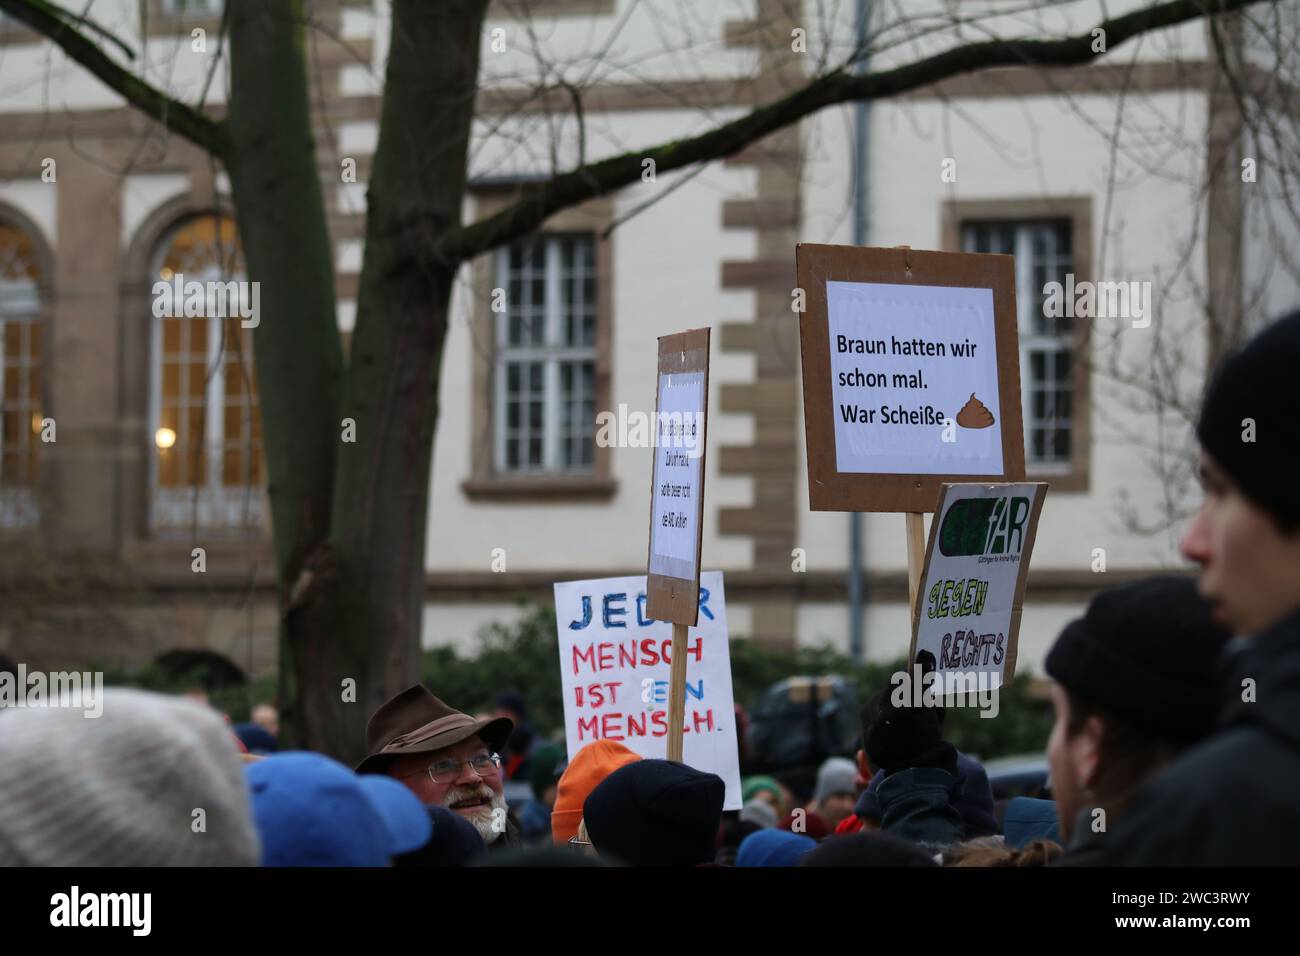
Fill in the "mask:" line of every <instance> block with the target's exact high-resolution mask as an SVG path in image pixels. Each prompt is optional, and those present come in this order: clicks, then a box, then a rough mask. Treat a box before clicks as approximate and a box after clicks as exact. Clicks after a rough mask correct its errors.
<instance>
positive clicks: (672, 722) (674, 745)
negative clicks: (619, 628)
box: [668, 624, 686, 763]
mask: <svg viewBox="0 0 1300 956" xmlns="http://www.w3.org/2000/svg"><path fill="white" fill-rule="evenodd" d="M685 723H686V625H685V624H674V625H673V661H672V671H671V672H670V673H669V675H668V759H669V760H676V761H677V762H678V763H680V762H681V759H682V734H683V732H684V725H685Z"/></svg>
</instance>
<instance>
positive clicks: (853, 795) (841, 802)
mask: <svg viewBox="0 0 1300 956" xmlns="http://www.w3.org/2000/svg"><path fill="white" fill-rule="evenodd" d="M857 780H858V768H857V765H856V764H855V763H854V762H853V761H852V760H848V759H846V758H844V757H829V758H827V759H826V760H825V761H824V762H823V763H822V765H821V766H820V767H819V768H818V769H817V786H816V788H815V789H814V790H813V806H814V808H815V809H816V811H817V813H818V815H819V816H821V818H822V819H824V820H825V821H826V823H827V825H828V826H830V828H831V829H832V830H834V829H835V827H836V826H838V825H839V822H840V821H841V820H843V819H844V818H845V817H847V816H849V815H850V814H852V813H853V805H854V804H855V803H856V802H857Z"/></svg>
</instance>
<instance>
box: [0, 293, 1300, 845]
mask: <svg viewBox="0 0 1300 956" xmlns="http://www.w3.org/2000/svg"><path fill="white" fill-rule="evenodd" d="M1297 368H1300V313H1297V314H1294V315H1292V316H1290V317H1287V318H1285V319H1282V320H1281V321H1279V322H1277V323H1275V324H1273V325H1272V326H1270V327H1269V328H1268V329H1267V330H1265V331H1264V332H1262V333H1261V334H1260V335H1259V336H1257V337H1256V338H1255V339H1254V340H1253V341H1251V342H1250V343H1248V344H1247V346H1246V347H1245V348H1243V349H1242V350H1241V351H1240V352H1239V353H1237V354H1236V355H1235V356H1233V357H1232V358H1231V359H1230V360H1229V361H1228V362H1227V363H1226V364H1225V365H1224V367H1223V368H1222V369H1221V370H1220V372H1219V373H1218V375H1217V376H1216V378H1215V379H1214V381H1213V383H1212V385H1211V387H1210V389H1209V390H1208V392H1207V395H1206V398H1205V402H1204V407H1203V409H1202V413H1201V416H1200V421H1199V424H1198V427H1197V436H1198V438H1199V441H1200V445H1201V466H1200V467H1201V477H1202V481H1203V485H1204V500H1203V503H1202V505H1201V508H1200V511H1199V512H1198V514H1197V515H1196V517H1195V518H1194V519H1193V521H1192V523H1191V525H1190V527H1189V529H1188V530H1187V532H1186V534H1185V535H1184V537H1183V539H1182V542H1181V548H1182V551H1183V553H1184V555H1185V556H1186V557H1187V558H1188V559H1190V560H1191V561H1193V562H1195V563H1196V564H1197V565H1198V566H1199V577H1198V578H1196V579H1193V578H1191V577H1179V576H1171V577H1156V578H1149V579H1144V580H1139V581H1133V582H1129V583H1126V584H1124V585H1121V586H1118V587H1112V588H1108V589H1105V590H1103V591H1101V592H1100V593H1099V594H1098V595H1097V596H1096V597H1095V598H1094V599H1093V600H1092V602H1091V603H1090V605H1089V606H1088V608H1087V610H1086V613H1085V614H1084V615H1083V616H1082V617H1081V618H1079V619H1078V620H1075V621H1073V622H1071V623H1070V624H1069V625H1068V626H1067V627H1066V628H1065V629H1064V630H1063V631H1062V632H1061V634H1060V635H1059V636H1058V637H1057V639H1056V641H1055V643H1054V645H1053V646H1052V648H1051V650H1050V652H1049V653H1048V655H1047V658H1046V662H1045V669H1046V671H1047V675H1048V676H1049V677H1050V678H1051V679H1052V687H1051V698H1052V704H1053V708H1054V711H1055V725H1054V727H1053V730H1052V732H1051V736H1050V739H1049V740H1048V741H1046V742H1045V745H1046V751H1047V761H1048V765H1049V768H1050V783H1051V799H1044V798H1039V799H1036V798H1023V797H1022V798H1017V799H1014V800H1011V801H1010V802H1009V803H1006V804H1005V805H998V804H995V801H994V798H993V792H992V789H991V787H990V784H989V779H988V775H987V774H986V772H985V770H984V768H983V767H982V766H981V765H980V763H979V761H978V760H977V759H975V758H974V757H972V756H971V755H968V754H965V753H962V752H960V751H958V750H957V749H956V748H955V747H954V746H953V745H952V743H951V742H950V741H949V740H948V739H946V737H945V720H944V715H945V709H944V708H943V707H925V706H921V707H917V706H912V702H911V701H909V700H907V699H906V696H905V695H904V696H903V697H902V699H899V698H896V697H895V695H894V694H893V693H891V689H890V688H888V687H886V688H881V689H880V691H879V692H878V693H877V694H875V695H874V696H873V697H871V698H870V699H869V700H868V702H867V703H866V705H865V706H864V707H863V708H862V710H861V713H860V747H859V748H858V750H857V752H856V753H855V754H854V755H853V757H852V758H851V759H850V758H849V757H848V756H836V757H831V758H830V759H827V760H826V761H825V762H824V763H823V764H822V765H821V766H820V767H819V768H818V771H817V774H816V781H815V784H814V785H813V787H812V789H811V792H810V793H806V794H805V793H798V792H796V791H795V790H794V789H793V788H792V787H791V786H790V785H789V783H788V781H783V780H782V779H781V778H780V776H779V775H775V776H772V775H768V776H761V775H760V776H751V777H748V778H746V779H745V780H744V781H743V786H742V797H743V807H742V808H741V809H740V810H738V811H730V812H724V811H723V804H724V796H725V790H726V787H725V785H724V783H723V781H722V779H721V778H720V777H719V776H717V775H716V774H713V773H708V772H705V771H702V770H699V769H696V768H693V767H690V766H687V765H686V764H684V763H679V762H673V761H669V760H662V759H652V758H645V757H642V756H640V755H638V754H636V753H634V752H633V751H632V750H630V749H629V748H627V747H626V746H624V745H623V744H621V743H619V742H616V741H612V740H597V741H595V742H592V743H589V744H588V745H586V746H585V747H583V748H582V749H580V750H578V751H577V752H576V753H573V754H572V755H569V756H567V757H566V753H565V750H564V748H563V747H561V746H558V745H555V744H552V743H549V742H547V741H544V740H542V739H541V737H540V735H539V734H538V733H537V731H536V729H535V728H534V727H533V726H532V724H531V723H530V722H529V721H528V719H527V717H526V707H525V702H524V700H523V698H522V697H521V696H520V695H519V694H518V693H513V692H512V693H505V694H503V695H502V696H501V697H500V699H499V700H498V701H497V707H496V710H495V711H494V712H492V713H485V714H479V715H470V714H467V713H463V712H461V711H458V710H456V709H455V708H454V707H452V706H450V705H449V704H447V703H446V702H444V701H443V700H441V699H439V697H437V696H436V695H435V694H434V693H433V692H432V691H431V690H429V689H428V688H426V687H424V686H421V685H415V686H412V687H409V688H407V689H406V690H404V691H402V692H401V693H399V694H398V695H396V696H395V697H393V698H392V699H390V700H389V701H387V702H386V703H384V704H383V705H382V706H381V707H379V708H378V710H377V711H376V712H375V713H374V714H373V715H372V716H371V717H370V720H369V723H368V726H367V739H366V754H367V755H366V757H365V758H364V760H362V761H361V762H360V764H359V765H358V766H357V767H356V768H355V769H353V768H349V767H346V766H344V765H342V764H340V763H338V762H337V761H334V760H332V759H330V758H328V757H326V756H323V755H320V754H316V753H309V752H302V751H289V752H278V750H277V734H278V728H277V726H276V713H275V711H274V709H273V708H258V709H255V711H254V712H253V714H252V720H251V721H250V722H249V723H247V724H239V725H235V726H233V727H232V726H230V724H229V722H228V721H227V720H225V719H224V718H223V716H222V715H220V714H219V713H218V712H217V711H215V710H214V709H212V708H211V707H209V706H207V705H206V704H205V703H204V702H203V701H200V700H187V699H184V698H176V697H168V696H163V695H158V694H151V693H145V692H142V691H135V690H126V689H110V690H108V691H106V692H105V694H104V703H103V713H102V716H101V717H99V718H98V719H95V720H86V719H84V718H83V715H82V714H81V713H80V712H79V711H77V710H75V709H71V708H57V707H50V708H33V709H22V710H15V711H14V712H12V713H4V714H0V865H95V864H117V865H141V866H151V865H263V866H388V865H394V866H399V867H401V866H462V865H541V866H548V865H577V866H581V865H592V866H602V865H628V866H739V867H788V866H860V865H875V866H957V867H971V866H1020V867H1023V866H1045V865H1052V866H1070V865H1075V866H1096V865H1113V864H1121V865H1225V864H1244V865H1260V864H1265V865H1267V864H1283V865H1285V864H1292V865H1293V864H1295V863H1297V862H1300V801H1297V800H1296V799H1295V794H1296V792H1297V791H1298V790H1300V487H1297V475H1300V467H1297V466H1300V389H1297V387H1296V385H1295V370H1296V369H1297ZM917 663H918V665H920V666H922V667H924V666H927V664H928V665H930V666H932V664H933V662H932V661H930V662H926V661H918V662H917Z"/></svg>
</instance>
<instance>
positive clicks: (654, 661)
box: [555, 571, 741, 810]
mask: <svg viewBox="0 0 1300 956" xmlns="http://www.w3.org/2000/svg"><path fill="white" fill-rule="evenodd" d="M699 595H700V596H699V626H698V627H693V628H690V629H689V631H688V633H687V637H686V641H685V644H684V648H685V649H684V652H683V653H682V655H681V658H680V659H681V660H682V662H683V663H684V664H685V665H686V667H687V668H689V670H688V672H687V679H686V681H685V682H684V689H685V701H686V704H687V706H686V709H685V710H686V713H685V721H684V724H683V730H684V733H679V734H678V738H677V739H678V740H680V741H681V742H682V754H681V757H680V758H679V759H681V760H683V761H684V762H685V763H687V764H690V765H691V766H692V767H695V768H696V769H697V770H705V771H708V772H710V773H716V774H717V775H718V776H719V777H721V778H722V779H723V782H724V783H726V786H727V796H726V803H725V804H724V806H725V808H726V809H728V810H739V809H740V805H741V801H740V760H739V755H738V753H737V746H736V720H735V706H734V702H733V696H732V689H731V657H730V654H729V651H728V644H727V602H726V595H725V594H724V592H723V585H722V572H720V571H708V572H705V573H704V574H703V575H702V576H701V577H700V585H699ZM647 605H648V595H647V591H646V579H645V578H644V577H626V578H603V579H600V580H593V581H568V582H561V583H557V584H556V585H555V621H556V630H557V632H558V636H559V644H560V680H561V684H562V686H563V693H564V737H565V742H566V744H567V745H568V753H569V758H570V759H572V758H573V757H574V755H575V754H577V752H578V751H579V750H581V749H582V748H583V747H584V746H586V745H587V744H589V743H591V742H592V741H593V740H602V739H607V740H617V741H619V742H620V743H622V744H623V745H624V746H626V747H628V748H629V749H631V750H633V751H635V752H636V753H639V754H640V755H641V756H643V757H659V758H663V757H666V756H667V755H668V752H669V750H668V744H669V740H670V736H671V735H670V726H669V725H670V721H669V678H670V670H671V664H672V662H673V660H674V644H673V642H672V640H671V639H670V638H671V633H672V630H673V625H671V624H669V623H668V622H666V621H655V620H653V619H652V618H651V617H650V616H649V613H648V609H647Z"/></svg>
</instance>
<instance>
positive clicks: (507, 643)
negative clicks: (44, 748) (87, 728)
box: [104, 603, 1052, 760]
mask: <svg viewBox="0 0 1300 956" xmlns="http://www.w3.org/2000/svg"><path fill="white" fill-rule="evenodd" d="M520 607H521V609H522V610H523V615H522V616H521V618H520V619H519V620H518V622H517V623H515V624H510V625H505V624H493V625H490V626H489V627H487V628H485V629H484V630H483V632H482V634H481V640H480V644H479V652H478V654H477V655H476V656H474V657H462V656H461V655H460V654H459V653H458V652H457V651H456V649H455V648H452V647H437V648H434V649H433V650H429V651H426V652H425V653H424V655H423V661H422V664H421V669H420V677H421V680H422V681H423V682H424V684H425V685H426V686H427V687H429V688H430V689H431V690H432V691H433V692H434V693H435V694H437V695H438V696H439V697H441V698H442V699H443V700H445V701H447V703H449V704H451V705H452V706H453V707H456V708H458V709H460V710H463V711H466V712H469V713H476V712H479V711H490V710H491V709H492V708H493V705H494V703H495V701H496V698H497V696H498V695H499V694H501V693H504V692H505V691H510V690H514V691H518V692H519V693H521V694H522V695H523V696H524V699H525V700H526V701H527V703H528V708H529V716H530V717H531V718H532V720H533V723H534V724H535V725H536V726H537V728H538V729H539V730H540V731H541V732H542V733H543V734H544V735H546V736H549V737H551V738H552V739H556V740H558V739H561V737H562V734H563V726H564V706H563V701H562V700H561V697H560V669H559V663H560V662H559V648H558V645H557V640H556V636H555V635H556V632H555V612H554V611H553V610H552V609H551V608H548V607H538V606H536V605H532V604H528V603H524V604H521V605H520ZM902 667H903V660H902V659H901V658H900V659H899V660H897V661H893V662H891V663H887V664H881V663H868V664H861V665H854V664H853V662H852V661H851V660H849V658H848V657H846V656H845V655H843V654H840V653H838V652H837V651H834V650H832V649H831V648H827V647H821V648H807V647H800V648H795V649H791V650H780V649H773V648H769V647H766V646H764V645H762V644H758V643H756V642H754V641H748V640H732V642H731V680H732V686H733V688H734V691H735V695H736V700H737V701H739V702H740V703H741V704H742V705H743V706H744V707H745V709H746V710H749V711H752V710H753V709H754V708H755V706H756V705H757V704H758V701H759V698H760V697H761V696H762V694H763V691H765V690H766V689H767V688H768V687H770V686H771V685H772V684H775V683H776V682H777V681H780V680H783V679H785V678H787V677H791V676H794V675H826V674H837V675H841V676H844V677H848V678H850V679H852V680H853V682H854V684H855V685H856V687H857V691H858V700H859V702H865V701H866V700H867V698H868V697H870V696H871V694H872V693H874V692H875V691H876V690H878V689H881V688H884V687H887V686H888V685H889V676H890V675H891V674H893V673H894V672H896V671H898V670H900V669H901V668H902ZM104 670H105V683H107V684H110V685H114V684H116V685H129V686H133V687H142V688H145V689H148V690H156V691H161V692H165V693H181V692H183V691H186V690H192V689H194V688H196V687H205V688H206V689H207V692H208V697H209V699H210V700H211V702H212V704H213V706H215V707H217V708H218V709H220V710H223V711H225V712H226V713H227V714H229V715H230V717H231V719H232V720H234V721H236V722H239V721H243V720H247V719H248V714H249V711H250V709H251V708H252V707H253V705H255V704H259V703H265V702H270V701H273V700H274V699H275V678H274V677H273V676H271V677H265V678H261V679H259V680H257V681H255V682H252V683H246V684H236V685H231V686H214V685H213V683H212V681H211V679H210V675H207V674H205V673H203V672H202V671H193V672H188V673H185V674H181V675H177V674H175V673H169V672H166V671H164V670H163V669H161V668H159V667H157V666H156V665H150V666H147V667H141V668H124V667H113V668H107V669H104ZM999 705H1000V712H999V714H998V716H997V717H996V718H992V719H990V718H981V717H980V716H979V712H978V711H976V710H973V709H956V708H955V709H953V710H952V711H950V712H949V715H948V721H947V725H946V736H947V737H948V739H949V740H951V741H952V743H953V744H955V745H956V746H957V747H958V748H959V749H961V750H963V751H965V752H967V753H970V754H977V755H978V756H980V757H981V758H982V759H985V760H988V759H990V758H993V757H998V756H1005V755H1010V754H1020V753H1031V752H1036V751H1042V750H1043V749H1044V748H1045V747H1046V746H1047V736H1048V734H1049V733H1050V731H1051V727H1052V713H1051V707H1050V705H1049V704H1048V703H1047V702H1046V701H1044V700H1041V699H1039V698H1036V697H1034V696H1033V695H1031V693H1030V690H1029V681H1027V680H1025V679H1023V678H1022V679H1019V680H1016V681H1013V682H1012V683H1011V684H1010V685H1009V686H1008V687H1006V688H1004V690H1003V692H1002V694H1001V695H1000V700H999Z"/></svg>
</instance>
